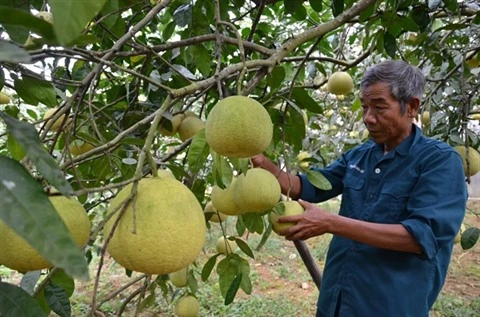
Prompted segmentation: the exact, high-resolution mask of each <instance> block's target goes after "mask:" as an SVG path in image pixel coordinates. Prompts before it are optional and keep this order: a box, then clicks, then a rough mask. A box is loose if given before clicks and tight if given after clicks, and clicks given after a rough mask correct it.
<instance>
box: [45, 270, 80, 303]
mask: <svg viewBox="0 0 480 317" xmlns="http://www.w3.org/2000/svg"><path fill="white" fill-rule="evenodd" d="M50 281H51V283H52V284H55V285H58V286H60V287H61V288H63V290H64V291H65V293H67V295H68V297H71V296H72V295H73V292H74V291H75V281H74V280H73V278H71V277H70V276H69V275H67V274H66V273H65V271H64V270H58V271H57V272H55V274H53V276H52V277H51V279H50Z"/></svg>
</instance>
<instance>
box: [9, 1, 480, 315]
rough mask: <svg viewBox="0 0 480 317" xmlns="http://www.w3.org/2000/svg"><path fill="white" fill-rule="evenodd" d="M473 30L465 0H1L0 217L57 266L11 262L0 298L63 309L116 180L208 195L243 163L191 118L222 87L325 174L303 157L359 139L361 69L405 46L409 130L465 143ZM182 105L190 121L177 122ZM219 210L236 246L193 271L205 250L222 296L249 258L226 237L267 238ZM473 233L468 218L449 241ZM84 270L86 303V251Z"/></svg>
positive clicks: (251, 222)
mask: <svg viewBox="0 0 480 317" xmlns="http://www.w3.org/2000/svg"><path fill="white" fill-rule="evenodd" d="M479 34H480V7H479V6H478V5H477V4H475V3H474V2H468V1H456V0H445V1H441V0H432V1H419V0H385V1H380V0H377V1H375V0H360V1H353V0H324V1H323V0H309V1H300V0H231V1H229V0H213V1H210V0H196V1H193V0H190V1H189V0H161V1H155V0H150V1H148V0H84V1H75V0H22V1H16V0H0V70H1V71H0V91H1V93H0V94H1V95H0V96H1V99H0V101H1V105H0V116H1V117H2V120H1V122H2V123H1V125H0V176H1V179H2V182H0V197H2V204H0V206H1V207H0V220H2V221H3V222H5V223H6V224H7V225H8V226H9V227H11V228H12V229H13V230H15V232H16V233H17V234H18V235H20V236H22V237H23V238H24V239H25V240H27V241H28V242H29V243H30V244H31V245H32V246H33V247H34V248H35V249H37V250H38V251H39V252H40V254H42V255H43V256H44V257H45V258H47V259H48V260H49V262H51V263H53V264H54V265H55V268H54V269H52V270H49V271H48V272H46V273H48V275H47V277H46V278H42V279H40V280H39V278H40V273H39V272H22V273H25V275H24V281H28V282H29V283H27V282H25V283H23V284H22V285H23V286H24V287H23V288H20V287H18V286H16V285H12V284H8V283H4V282H1V281H0V301H1V302H2V304H3V303H10V304H5V305H2V308H1V309H14V307H16V309H18V314H19V315H20V314H26V315H28V316H43V315H45V312H46V311H49V310H50V309H53V310H54V311H55V312H57V313H58V314H60V315H61V316H64V315H65V316H66V315H68V312H69V308H70V306H69V305H70V304H69V301H68V297H69V296H70V295H71V294H72V289H73V286H72V285H73V279H77V278H78V279H88V262H89V260H90V259H91V257H92V253H93V252H97V250H99V249H100V250H101V251H103V252H99V255H100V256H104V254H105V249H106V244H105V241H104V239H103V238H102V234H101V233H102V228H103V225H104V222H105V221H106V220H107V219H106V218H107V216H106V213H105V210H106V209H107V208H108V206H109V204H110V201H111V200H112V199H113V198H114V197H115V196H116V194H117V193H118V191H119V190H120V189H121V188H123V187H125V186H126V185H128V184H130V183H134V184H136V183H137V182H138V181H139V180H140V179H141V178H144V177H150V176H151V175H157V174H159V173H158V171H159V170H163V169H168V170H170V171H171V172H172V173H173V175H174V176H175V178H176V179H177V180H179V181H181V182H182V183H183V184H185V185H186V186H187V187H188V188H190V190H191V191H192V192H193V193H194V194H195V197H196V198H197V200H198V202H199V203H200V204H201V205H202V206H205V205H206V204H207V203H208V202H209V201H210V193H211V189H212V187H213V186H218V187H220V188H221V189H224V188H226V187H227V186H228V185H229V184H230V183H231V182H232V180H233V179H234V176H235V175H238V174H239V173H241V172H244V171H246V170H247V169H248V168H249V161H248V158H227V157H224V156H222V155H219V154H217V153H215V152H214V151H212V150H211V149H210V147H209V145H208V142H207V140H206V137H205V133H204V130H202V126H201V125H202V123H201V122H199V120H201V121H203V122H205V120H206V118H207V117H208V114H209V113H210V111H211V110H212V108H213V107H214V106H215V104H216V103H217V102H218V101H219V100H221V99H224V98H226V97H228V96H233V95H243V96H248V97H250V98H252V99H255V100H257V101H258V102H259V103H260V104H262V105H263V107H264V108H265V109H266V110H267V111H268V113H269V115H270V118H271V121H272V122H273V125H274V130H273V131H274V133H273V139H272V142H271V143H270V145H269V147H268V148H267V150H266V151H265V153H266V154H267V155H268V156H270V157H271V158H272V159H273V160H275V161H278V162H279V163H280V164H281V165H282V166H283V167H284V168H285V169H286V170H288V171H292V172H295V171H304V172H305V173H307V174H308V176H309V178H310V179H311V180H312V182H313V183H314V184H315V185H316V186H318V187H325V186H328V185H329V184H328V183H327V182H326V181H325V179H323V178H322V177H321V176H320V175H319V174H317V173H313V172H311V171H308V169H307V166H308V165H310V166H312V165H316V166H320V167H321V166H324V165H326V164H328V163H329V162H331V161H332V160H334V159H335V158H337V157H338V156H339V155H340V153H341V152H343V151H345V150H347V149H349V148H352V147H353V146H355V145H357V144H359V143H361V142H363V141H364V140H365V139H366V138H367V135H366V133H365V128H364V127H363V124H362V121H361V113H360V108H361V107H360V100H359V99H358V82H359V80H360V78H361V76H362V73H363V71H364V70H365V69H366V68H367V67H368V66H370V65H372V64H374V63H376V62H378V61H381V60H383V59H392V58H393V59H404V60H406V61H408V62H410V63H412V64H414V65H417V66H419V67H420V68H421V69H422V70H423V72H424V73H425V75H426V77H427V89H426V93H425V99H424V101H423V103H422V112H427V111H428V113H429V120H428V122H425V123H424V124H423V130H424V133H425V134H427V135H429V136H431V137H434V138H437V139H440V140H443V141H446V142H448V143H449V144H450V145H452V146H464V147H465V148H466V149H467V148H468V149H472V150H479V148H480V140H479V131H480V127H479V122H478V117H479V114H480V95H479V94H478V91H479V89H480V80H479V73H480V64H479V60H480V36H479ZM338 71H341V72H346V73H348V74H349V75H350V76H351V77H352V78H353V82H354V90H353V92H350V93H347V94H345V95H334V94H331V93H329V91H328V88H327V85H326V84H327V81H328V79H329V77H330V76H331V75H332V74H333V73H335V72H338ZM52 109H54V110H53V111H52ZM46 113H48V115H47V116H45V114H46ZM179 118H181V119H182V121H183V120H185V118H195V120H194V119H192V120H191V121H195V122H196V123H195V124H196V126H195V127H194V126H187V127H184V128H181V122H180V121H179ZM179 129H185V131H191V130H192V129H194V133H195V134H194V135H193V136H191V137H190V132H189V133H188V136H189V138H188V139H187V138H185V137H180V136H179V134H178V133H175V132H176V131H177V130H179ZM162 131H163V133H162ZM166 131H167V132H166ZM182 135H187V134H186V132H185V134H184V133H182ZM182 139H184V140H183V141H182ZM227 141H228V140H227ZM73 149H74V150H73ZM301 152H302V153H303V152H306V153H308V155H307V156H305V155H304V157H306V158H305V159H303V160H302V162H298V160H297V155H298V154H299V153H301ZM467 162H468V160H467ZM467 165H469V164H468V163H467ZM469 174H470V173H468V171H467V175H469ZM466 179H467V181H469V179H470V176H467V177H466ZM135 187H136V186H133V188H135ZM52 188H55V190H58V192H59V193H60V194H62V195H72V196H76V197H77V198H78V200H79V201H80V202H81V203H82V204H83V206H84V208H85V209H86V210H87V212H88V214H89V216H90V218H91V220H92V223H94V224H95V225H94V226H93V228H92V232H91V236H90V240H89V243H88V244H87V245H86V246H85V247H84V248H83V249H82V250H80V249H79V248H78V247H76V244H75V242H74V241H73V239H72V238H71V236H70V235H69V233H68V231H67V230H66V228H65V227H64V226H63V223H62V222H61V220H60V218H59V217H58V215H57V214H56V213H55V211H54V209H53V206H52V205H51V204H50V203H49V200H48V195H50V194H51V191H52V190H51V189H52ZM134 196H135V193H134V192H132V198H133V197H134ZM467 212H475V211H472V210H469V211H467ZM477 212H478V211H477ZM209 217H211V215H210V216H209ZM209 217H207V221H208V218H209ZM234 217H236V218H237V219H236V222H235V230H236V232H237V234H238V235H237V237H235V238H233V237H230V240H232V239H233V240H235V242H236V244H237V246H238V248H239V250H240V251H238V252H235V253H231V254H228V255H227V256H226V257H225V256H218V255H216V256H213V257H211V258H210V259H209V260H208V261H207V262H206V263H205V265H204V266H203V267H202V268H201V276H200V278H202V279H203V280H207V279H208V278H209V276H210V274H211V273H212V271H213V268H214V266H215V265H217V273H218V274H219V281H220V289H221V293H222V295H223V296H224V297H225V303H226V304H229V303H231V302H232V301H233V300H234V298H235V294H236V293H237V291H238V290H239V289H242V290H243V291H244V292H246V293H250V292H251V288H252V284H251V281H250V278H249V270H250V268H249V264H248V261H247V260H246V258H247V257H248V256H250V257H252V258H253V257H254V252H253V251H252V248H251V247H250V246H249V245H248V244H247V243H246V242H245V241H244V239H243V238H241V237H242V236H243V235H244V234H245V233H246V232H252V233H257V234H260V235H262V236H263V239H262V243H264V242H265V241H266V239H268V237H269V235H270V233H271V231H272V228H271V226H270V225H269V223H268V220H267V215H266V213H263V214H262V213H255V214H251V213H248V214H240V215H235V216H234ZM479 233H480V230H479V229H478V228H475V227H469V226H468V224H467V229H466V230H465V231H463V233H462V238H461V245H462V247H463V248H464V249H468V248H471V247H472V246H473V245H474V244H475V243H476V241H477V240H478V236H479ZM256 247H257V248H256V249H257V250H258V247H259V246H256ZM0 251H1V250H0ZM256 252H257V251H256ZM100 263H102V262H100ZM0 264H1V263H0ZM127 273H131V272H128V270H127ZM189 274H190V273H189ZM90 278H91V280H92V283H94V284H95V292H94V297H93V299H92V304H91V313H92V314H93V313H94V312H95V311H96V309H97V308H98V305H99V302H98V300H97V298H96V296H97V286H98V280H99V279H101V264H100V265H99V268H98V270H97V274H96V276H92V277H90ZM142 278H145V279H146V281H147V282H148V283H146V285H148V284H149V283H150V284H151V283H157V284H158V285H160V286H161V287H162V289H166V283H168V278H164V276H163V275H162V276H159V277H158V278H156V279H151V276H148V275H144V276H142ZM195 278H196V277H195V276H193V273H192V275H191V276H190V275H189V277H188V281H189V286H188V287H189V288H190V290H191V291H192V292H194V289H195V285H196V282H195ZM25 285H30V286H28V287H26V286H25ZM143 295H144V296H145V300H144V301H143V305H147V304H148V303H151V301H152V298H151V297H150V296H149V295H148V294H145V292H144V293H143ZM52 298H54V299H58V298H60V299H61V300H60V301H55V300H53V301H52V300H51V299H52ZM52 302H57V305H56V306H55V305H53V304H51V303H52ZM18 303H21V305H17V304H18ZM58 303H60V304H58ZM59 312H60V313H59ZM2 313H3V311H0V314H2ZM62 314H63V315H62Z"/></svg>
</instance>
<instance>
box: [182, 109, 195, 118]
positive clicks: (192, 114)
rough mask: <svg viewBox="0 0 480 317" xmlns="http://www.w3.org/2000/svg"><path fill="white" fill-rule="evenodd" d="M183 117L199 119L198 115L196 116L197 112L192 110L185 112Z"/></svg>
mask: <svg viewBox="0 0 480 317" xmlns="http://www.w3.org/2000/svg"><path fill="white" fill-rule="evenodd" d="M183 115H184V116H185V117H197V118H198V116H197V114H196V113H195V112H193V111H191V110H187V111H185V112H184V113H183Z"/></svg>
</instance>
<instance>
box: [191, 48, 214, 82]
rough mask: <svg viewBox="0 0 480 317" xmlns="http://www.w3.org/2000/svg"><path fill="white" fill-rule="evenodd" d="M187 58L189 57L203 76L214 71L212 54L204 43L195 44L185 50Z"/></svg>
mask: <svg viewBox="0 0 480 317" xmlns="http://www.w3.org/2000/svg"><path fill="white" fill-rule="evenodd" d="M185 53H186V55H187V56H186V59H189V60H190V61H191V62H192V63H193V64H195V66H196V67H197V69H198V70H199V71H200V72H201V73H202V75H203V76H208V74H210V72H211V71H212V55H211V54H210V52H209V51H208V50H207V49H206V48H205V46H203V45H193V46H190V47H188V48H187V49H186V50H185Z"/></svg>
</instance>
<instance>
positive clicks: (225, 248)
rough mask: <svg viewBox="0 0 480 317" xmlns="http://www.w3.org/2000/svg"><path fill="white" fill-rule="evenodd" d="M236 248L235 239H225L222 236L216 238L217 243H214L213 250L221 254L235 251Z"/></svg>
mask: <svg viewBox="0 0 480 317" xmlns="http://www.w3.org/2000/svg"><path fill="white" fill-rule="evenodd" d="M227 238H228V237H227ZM236 249H237V243H236V242H235V240H230V239H225V237H224V236H221V237H220V238H218V239H217V243H216V244H215V250H217V252H218V253H221V254H230V253H233V252H235V250H236Z"/></svg>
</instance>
